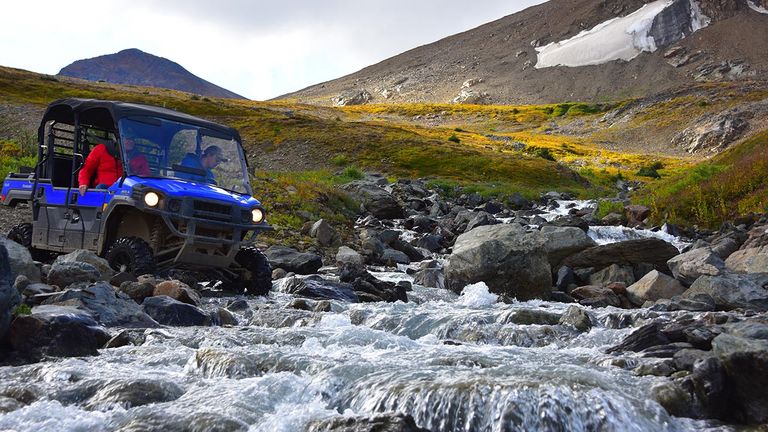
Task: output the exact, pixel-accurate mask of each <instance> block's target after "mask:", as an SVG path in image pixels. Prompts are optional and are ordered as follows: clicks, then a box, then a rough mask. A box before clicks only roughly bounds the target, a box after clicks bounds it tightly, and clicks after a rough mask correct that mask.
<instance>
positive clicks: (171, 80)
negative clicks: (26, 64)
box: [59, 48, 245, 99]
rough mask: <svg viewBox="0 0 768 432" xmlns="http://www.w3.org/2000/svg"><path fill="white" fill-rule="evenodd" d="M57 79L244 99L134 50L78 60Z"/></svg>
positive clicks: (161, 59) (159, 59)
mask: <svg viewBox="0 0 768 432" xmlns="http://www.w3.org/2000/svg"><path fill="white" fill-rule="evenodd" d="M59 75H63V76H67V77H73V78H81V79H85V80H89V81H106V82H110V83H114V84H129V85H139V86H146V87H160V88H168V89H173V90H180V91H185V92H189V93H195V94H199V95H203V96H211V97H221V98H234V99H245V98H244V97H242V96H240V95H238V94H236V93H233V92H231V91H229V90H227V89H225V88H221V87H219V86H217V85H215V84H212V83H210V82H208V81H206V80H204V79H202V78H200V77H197V76H195V75H194V74H192V73H191V72H189V71H188V70H186V69H184V68H183V67H182V66H181V65H179V64H178V63H175V62H172V61H170V60H168V59H166V58H163V57H158V56H154V55H152V54H148V53H145V52H143V51H141V50H138V49H135V48H132V49H126V50H123V51H120V52H118V53H115V54H108V55H103V56H99V57H94V58H90V59H85V60H78V61H76V62H74V63H72V64H70V65H69V66H66V67H65V68H64V69H62V70H61V71H60V72H59Z"/></svg>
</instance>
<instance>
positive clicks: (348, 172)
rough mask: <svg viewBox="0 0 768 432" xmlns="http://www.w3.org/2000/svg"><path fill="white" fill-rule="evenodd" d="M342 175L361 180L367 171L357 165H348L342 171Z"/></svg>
mask: <svg viewBox="0 0 768 432" xmlns="http://www.w3.org/2000/svg"><path fill="white" fill-rule="evenodd" d="M341 177H342V178H348V179H350V180H361V179H363V178H365V173H364V172H362V171H360V170H359V169H357V168H355V167H347V168H345V169H344V171H342V172H341Z"/></svg>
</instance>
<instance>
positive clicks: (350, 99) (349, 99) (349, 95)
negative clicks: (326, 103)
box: [331, 89, 373, 106]
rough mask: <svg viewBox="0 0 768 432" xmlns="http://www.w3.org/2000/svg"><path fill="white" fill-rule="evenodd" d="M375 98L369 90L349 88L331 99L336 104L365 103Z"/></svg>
mask: <svg viewBox="0 0 768 432" xmlns="http://www.w3.org/2000/svg"><path fill="white" fill-rule="evenodd" d="M372 99H373V95H371V93H370V92H368V90H365V89H363V90H347V91H345V92H342V93H341V94H340V95H338V96H336V97H334V98H332V99H331V101H332V102H333V104H334V105H336V106H351V105H364V104H366V103H368V102H370V101H371V100H372Z"/></svg>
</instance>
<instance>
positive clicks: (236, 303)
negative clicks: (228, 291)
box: [227, 299, 251, 312]
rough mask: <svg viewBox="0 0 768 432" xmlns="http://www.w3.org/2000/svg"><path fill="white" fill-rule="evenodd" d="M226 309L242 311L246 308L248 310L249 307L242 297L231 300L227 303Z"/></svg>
mask: <svg viewBox="0 0 768 432" xmlns="http://www.w3.org/2000/svg"><path fill="white" fill-rule="evenodd" d="M227 309H229V310H231V311H232V312H244V311H247V310H250V309H251V307H250V306H248V302H247V301H245V300H243V299H238V300H233V301H232V302H230V303H229V304H228V305H227Z"/></svg>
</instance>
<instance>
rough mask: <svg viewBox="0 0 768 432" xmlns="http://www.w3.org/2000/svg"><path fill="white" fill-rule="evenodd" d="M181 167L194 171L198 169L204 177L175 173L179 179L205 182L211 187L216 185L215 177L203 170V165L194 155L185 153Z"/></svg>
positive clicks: (210, 172) (209, 171) (211, 172)
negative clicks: (203, 173) (203, 172)
mask: <svg viewBox="0 0 768 432" xmlns="http://www.w3.org/2000/svg"><path fill="white" fill-rule="evenodd" d="M181 165H182V166H185V167H188V168H194V169H199V170H201V171H205V176H201V175H197V174H192V173H188V172H183V171H176V177H178V178H180V179H186V180H193V181H198V182H205V183H209V184H213V185H215V184H216V176H215V175H214V174H213V171H211V170H209V169H206V168H203V164H202V163H201V162H200V158H199V157H197V155H196V154H194V153H187V155H186V156H184V159H182V160H181Z"/></svg>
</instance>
